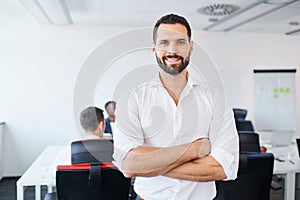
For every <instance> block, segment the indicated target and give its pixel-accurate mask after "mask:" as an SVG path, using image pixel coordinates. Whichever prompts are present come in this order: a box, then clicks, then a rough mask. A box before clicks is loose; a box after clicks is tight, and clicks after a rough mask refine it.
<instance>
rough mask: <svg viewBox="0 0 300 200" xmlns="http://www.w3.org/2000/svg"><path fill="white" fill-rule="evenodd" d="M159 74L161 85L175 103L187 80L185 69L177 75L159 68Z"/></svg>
mask: <svg viewBox="0 0 300 200" xmlns="http://www.w3.org/2000/svg"><path fill="white" fill-rule="evenodd" d="M159 75H160V80H161V82H162V84H163V86H164V87H165V88H166V90H167V91H168V93H169V95H170V96H171V97H172V99H173V100H174V102H175V103H176V105H177V103H178V100H179V97H180V95H181V92H182V90H183V89H184V87H185V85H186V83H187V80H188V72H187V70H186V69H185V70H183V71H182V72H181V73H180V74H177V75H172V74H168V73H166V72H164V71H162V70H160V72H159Z"/></svg>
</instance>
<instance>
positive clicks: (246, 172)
mask: <svg viewBox="0 0 300 200" xmlns="http://www.w3.org/2000/svg"><path fill="white" fill-rule="evenodd" d="M243 155H244V156H242V157H243V158H245V156H246V159H242V160H240V162H242V164H241V163H240V167H241V166H242V167H243V169H241V168H239V172H238V177H237V179H236V180H231V181H216V188H217V196H216V198H215V200H240V199H243V200H253V199H255V200H269V199H270V186H271V181H272V175H273V165H274V156H273V154H271V153H254V152H252V153H251V152H248V153H246V154H243Z"/></svg>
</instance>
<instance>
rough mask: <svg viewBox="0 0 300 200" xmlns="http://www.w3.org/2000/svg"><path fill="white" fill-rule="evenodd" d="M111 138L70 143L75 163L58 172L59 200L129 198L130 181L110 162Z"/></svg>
mask: <svg viewBox="0 0 300 200" xmlns="http://www.w3.org/2000/svg"><path fill="white" fill-rule="evenodd" d="M112 154H113V141H112V140H111V139H92V140H79V141H74V142H72V143H71V161H72V165H61V166H58V167H57V171H56V187H57V196H58V199H59V200H94V199H95V200H96V199H104V200H106V199H116V200H118V199H120V200H123V199H126V200H127V199H128V196H129V189H130V184H131V179H130V178H125V177H124V175H123V174H122V172H120V171H119V170H118V169H117V168H116V167H114V165H113V164H112V163H111V161H112V160H113V158H112Z"/></svg>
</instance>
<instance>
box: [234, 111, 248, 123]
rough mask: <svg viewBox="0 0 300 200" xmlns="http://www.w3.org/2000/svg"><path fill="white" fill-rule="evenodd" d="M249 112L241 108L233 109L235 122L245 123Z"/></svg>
mask: <svg viewBox="0 0 300 200" xmlns="http://www.w3.org/2000/svg"><path fill="white" fill-rule="evenodd" d="M247 113H248V111H247V110H245V109H241V108H233V115H234V119H235V121H244V120H245V118H246V116H247Z"/></svg>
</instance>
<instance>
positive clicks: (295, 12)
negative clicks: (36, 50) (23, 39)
mask: <svg viewBox="0 0 300 200" xmlns="http://www.w3.org/2000/svg"><path fill="white" fill-rule="evenodd" d="M8 1H9V2H12V1H15V2H17V3H7V2H8ZM4 2H6V4H5V3H4ZM36 2H37V3H38V5H36ZM1 4H3V5H4V6H9V5H10V6H13V5H14V6H15V5H16V4H19V5H21V7H22V9H23V10H24V11H25V12H27V14H28V13H30V14H31V15H32V16H33V17H32V19H33V20H38V21H39V22H40V23H50V24H54V25H55V24H75V25H76V24H83V25H108V26H125V27H152V26H153V24H154V23H155V21H156V20H157V18H159V17H160V16H162V15H164V14H167V13H177V14H180V15H183V16H185V17H186V18H187V19H188V21H189V22H190V24H191V26H192V28H193V29H204V30H207V31H224V30H225V31H246V32H266V33H277V34H286V33H288V32H291V31H294V30H298V29H300V1H299V0H296V1H293V0H257V1H253V0H228V1H225V0H223V1H222V0H185V1H183V0H0V6H1ZM219 4H226V6H227V4H230V5H235V6H237V7H239V9H238V10H236V11H235V12H233V13H231V14H229V15H227V16H226V15H225V16H221V15H223V14H226V12H224V9H227V10H225V11H228V6H227V7H226V6H224V5H223V6H221V5H219ZM207 6H210V7H208V8H207V9H206V13H207V11H208V13H209V12H212V13H214V14H216V16H213V15H207V14H201V13H199V12H198V11H197V10H198V9H201V8H204V7H207ZM279 7H280V8H279ZM11 9H13V8H11ZM19 9H20V8H19ZM268 9H272V10H273V11H269V10H268ZM202 10H203V9H202ZM41 11H42V13H43V14H45V13H46V15H47V18H46V19H45V18H43V17H41V14H40V13H41ZM59 11H64V12H59ZM242 11H245V12H242ZM250 11H251V12H250ZM239 12H240V14H238V13H239ZM247 12H249V13H247ZM263 12H264V13H266V12H267V13H268V14H262V13H263ZM21 13H22V12H21ZM61 13H63V14H61ZM243 15H247V17H248V18H247V19H246V18H245V16H243ZM66 16H67V17H69V18H68V20H67V21H66V20H65V21H62V22H61V21H60V18H65V17H66ZM223 18H224V19H225V18H228V19H229V20H232V19H234V20H237V19H243V20H244V21H245V20H246V22H247V23H243V24H242V25H240V26H238V27H234V28H233V29H230V30H226V29H224V30H214V28H211V29H210V28H208V27H209V26H210V25H211V24H213V23H217V22H216V21H222V20H223V21H224V19H223ZM244 18H245V19H244ZM250 19H252V20H250ZM229 20H227V22H228V21H229ZM225 21H226V20H225ZM222 25H224V23H222ZM227 29H228V28H227ZM299 35H300V34H299Z"/></svg>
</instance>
